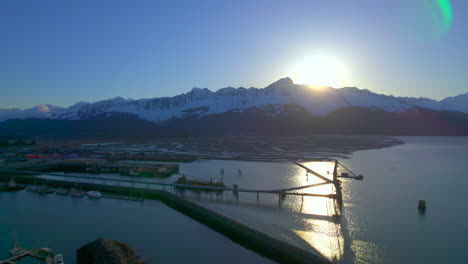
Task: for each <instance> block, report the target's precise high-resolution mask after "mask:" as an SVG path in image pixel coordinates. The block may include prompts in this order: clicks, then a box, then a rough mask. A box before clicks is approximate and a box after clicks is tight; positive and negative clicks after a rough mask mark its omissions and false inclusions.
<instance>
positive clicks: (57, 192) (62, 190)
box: [55, 189, 70, 195]
mask: <svg viewBox="0 0 468 264" xmlns="http://www.w3.org/2000/svg"><path fill="white" fill-rule="evenodd" d="M69 193H70V191H69V190H67V189H57V190H55V194H60V195H68V194H69Z"/></svg>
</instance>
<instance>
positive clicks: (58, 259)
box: [54, 254, 65, 264]
mask: <svg viewBox="0 0 468 264" xmlns="http://www.w3.org/2000/svg"><path fill="white" fill-rule="evenodd" d="M64 263H65V262H64V261H63V256H62V254H58V255H55V257H54V264H64Z"/></svg>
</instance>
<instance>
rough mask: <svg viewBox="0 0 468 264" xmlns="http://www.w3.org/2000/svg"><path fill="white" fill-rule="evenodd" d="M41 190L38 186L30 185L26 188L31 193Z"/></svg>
mask: <svg viewBox="0 0 468 264" xmlns="http://www.w3.org/2000/svg"><path fill="white" fill-rule="evenodd" d="M38 190H39V187H37V186H36V185H29V186H27V187H26V191H31V192H37V191H38Z"/></svg>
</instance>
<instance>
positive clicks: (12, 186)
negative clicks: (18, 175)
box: [7, 180, 24, 191]
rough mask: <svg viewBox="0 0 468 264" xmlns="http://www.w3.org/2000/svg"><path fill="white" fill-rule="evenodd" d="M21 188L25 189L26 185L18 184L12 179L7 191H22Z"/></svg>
mask: <svg viewBox="0 0 468 264" xmlns="http://www.w3.org/2000/svg"><path fill="white" fill-rule="evenodd" d="M20 190H24V187H23V186H21V185H19V184H17V183H16V182H15V181H14V180H11V181H10V182H9V183H8V186H7V191H20Z"/></svg>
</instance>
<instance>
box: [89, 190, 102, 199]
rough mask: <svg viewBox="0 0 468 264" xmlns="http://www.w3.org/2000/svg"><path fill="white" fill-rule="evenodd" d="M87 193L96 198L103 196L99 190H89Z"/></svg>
mask: <svg viewBox="0 0 468 264" xmlns="http://www.w3.org/2000/svg"><path fill="white" fill-rule="evenodd" d="M86 195H88V196H89V197H90V198H96V199H99V198H101V197H102V195H101V193H100V192H98V191H89V192H87V193H86Z"/></svg>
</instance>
